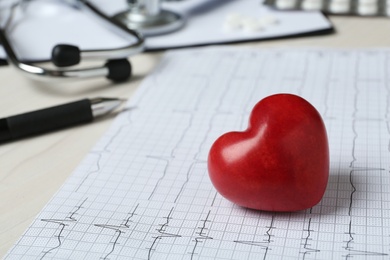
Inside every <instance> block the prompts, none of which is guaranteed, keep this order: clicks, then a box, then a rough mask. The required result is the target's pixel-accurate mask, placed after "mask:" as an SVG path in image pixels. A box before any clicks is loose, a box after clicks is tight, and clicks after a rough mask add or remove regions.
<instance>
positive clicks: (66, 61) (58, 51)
mask: <svg viewBox="0 0 390 260" xmlns="http://www.w3.org/2000/svg"><path fill="white" fill-rule="evenodd" d="M80 61H81V55H80V49H79V48H78V47H77V46H73V45H68V44H58V45H56V46H55V47H54V48H53V51H52V52H51V62H53V64H54V65H56V66H57V67H69V66H74V65H77V64H79V63H80Z"/></svg>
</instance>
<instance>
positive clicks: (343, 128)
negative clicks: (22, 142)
mask: <svg viewBox="0 0 390 260" xmlns="http://www.w3.org/2000/svg"><path fill="white" fill-rule="evenodd" d="M282 92H283V93H294V94H297V95H300V96H302V97H304V98H305V99H307V100H308V101H309V102H310V103H312V104H313V105H314V106H315V107H316V108H317V110H318V111H319V112H320V113H321V115H322V117H323V119H324V121H325V125H326V128H327V132H328V138H329V145H330V157H331V158H330V159H331V164H330V177H329V183H328V186H327V189H326V193H325V195H324V197H323V199H322V200H321V202H320V203H319V204H318V205H316V206H314V207H312V208H310V209H307V210H304V211H299V212H292V213H273V212H263V211H255V210H250V209H246V208H242V207H239V206H237V205H234V204H232V203H231V202H229V201H227V200H226V199H224V198H223V197H221V196H220V195H219V194H218V193H217V192H216V190H215V189H214V188H213V186H212V184H211V182H210V180H209V177H208V172H207V163H206V161H207V155H208V151H209V148H210V146H211V144H212V143H213V141H214V140H215V139H216V138H218V137H219V136H220V135H221V134H223V133H225V132H228V131H233V130H244V129H245V128H246V126H247V122H248V117H249V113H250V111H251V109H252V108H253V106H254V105H255V104H256V103H257V102H258V101H259V100H261V99H262V98H264V97H266V96H268V95H270V94H274V93H282ZM275 105H277V104H275ZM128 108H129V109H127V110H126V112H123V113H121V114H120V115H119V116H118V118H116V120H115V121H114V123H113V125H112V127H111V128H110V129H109V130H108V131H107V132H106V133H105V134H104V136H103V137H102V138H101V140H100V141H98V142H97V144H96V145H95V146H94V148H93V149H92V150H91V151H90V153H89V154H88V155H87V156H86V158H85V159H84V160H83V161H82V163H81V164H80V165H79V166H78V168H77V169H76V170H75V172H74V173H73V174H72V176H71V177H70V178H69V179H68V180H67V181H66V183H65V184H64V185H63V187H62V188H61V189H60V190H59V191H58V192H57V194H56V195H55V196H54V197H53V198H52V199H51V201H50V202H49V203H48V204H47V205H46V207H45V208H44V209H43V210H42V212H41V213H40V214H39V215H38V216H37V217H36V219H35V220H34V222H33V223H32V224H31V226H30V227H29V228H28V229H27V230H26V232H25V234H24V235H23V236H22V237H21V238H20V240H19V241H18V242H17V243H16V244H15V246H14V247H13V248H12V249H11V250H10V251H9V253H8V255H7V256H6V259H159V260H161V259H170V260H171V259H281V258H283V259H389V255H390V173H389V170H390V160H389V158H390V146H389V140H390V125H389V120H390V50H386V49H376V50H348V51H346V50H323V49H313V50H300V49H293V50H287V49H270V50H254V49H241V48H239V49H236V48H231V49H230V48H204V49H190V50H178V51H172V52H169V53H167V54H166V55H165V56H164V58H163V59H162V61H161V63H160V64H159V66H158V67H157V68H156V69H155V70H154V71H153V73H151V74H150V75H149V76H148V77H147V78H146V79H145V80H144V82H143V84H142V85H141V86H140V88H139V91H138V92H137V93H136V95H135V96H134V98H132V99H131V100H130V101H129V103H128ZM53 174H54V173H53Z"/></svg>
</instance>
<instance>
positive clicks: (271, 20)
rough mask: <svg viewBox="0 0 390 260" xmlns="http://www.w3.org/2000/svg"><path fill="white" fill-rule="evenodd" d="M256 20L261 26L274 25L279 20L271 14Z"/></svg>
mask: <svg viewBox="0 0 390 260" xmlns="http://www.w3.org/2000/svg"><path fill="white" fill-rule="evenodd" d="M258 21H259V23H260V24H261V25H263V26H269V25H274V24H278V23H279V20H278V19H277V18H276V17H275V16H272V15H267V16H264V17H261V18H260V19H259V20H258Z"/></svg>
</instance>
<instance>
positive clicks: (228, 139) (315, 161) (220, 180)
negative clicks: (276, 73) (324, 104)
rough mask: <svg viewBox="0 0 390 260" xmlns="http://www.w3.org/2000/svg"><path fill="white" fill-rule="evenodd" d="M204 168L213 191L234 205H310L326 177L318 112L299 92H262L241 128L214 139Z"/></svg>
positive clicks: (282, 207)
mask: <svg viewBox="0 0 390 260" xmlns="http://www.w3.org/2000/svg"><path fill="white" fill-rule="evenodd" d="M208 170H209V175H210V178H211V181H212V183H213V185H214V187H215V188H216V189H217V191H218V192H219V193H220V194H221V195H222V196H223V197H225V198H227V199H228V200H230V201H232V202H234V203H236V204H238V205H240V206H243V207H248V208H252V209H258V210H266V211H297V210H303V209H307V208H310V207H312V206H314V205H316V204H317V203H318V202H319V201H320V200H321V198H322V197H323V195H324V193H325V189H326V185H327V182H328V176H329V146H328V139H327V134H326V129H325V125H324V123H323V121H322V118H321V115H320V114H319V113H318V111H317V110H316V109H315V108H314V107H313V106H312V105H311V104H310V103H309V102H307V101H306V100H305V99H303V98H301V97H299V96H296V95H292V94H276V95H272V96H268V97H266V98H264V99H263V100H261V101H260V102H258V103H257V104H256V106H255V107H254V108H253V110H252V113H251V115H250V120H249V126H248V128H247V129H246V130H245V131H243V132H229V133H226V134H224V135H222V136H221V137H219V138H218V139H217V140H216V141H215V142H214V144H213V145H212V147H211V149H210V152H209V157H208Z"/></svg>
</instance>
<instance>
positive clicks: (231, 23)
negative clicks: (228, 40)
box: [224, 19, 242, 31]
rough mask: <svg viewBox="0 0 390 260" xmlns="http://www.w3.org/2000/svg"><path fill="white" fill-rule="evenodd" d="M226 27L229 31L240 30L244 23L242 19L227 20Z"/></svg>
mask: <svg viewBox="0 0 390 260" xmlns="http://www.w3.org/2000/svg"><path fill="white" fill-rule="evenodd" d="M224 27H225V28H226V29H227V30H229V31H236V30H240V29H241V27H242V22H241V20H240V19H230V20H226V21H225V24H224Z"/></svg>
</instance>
